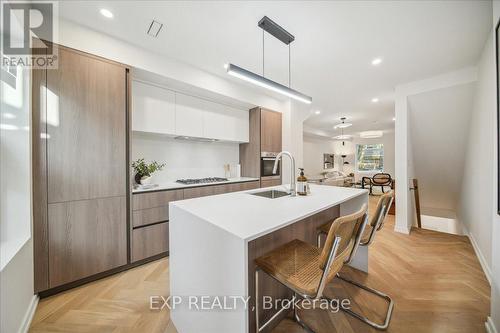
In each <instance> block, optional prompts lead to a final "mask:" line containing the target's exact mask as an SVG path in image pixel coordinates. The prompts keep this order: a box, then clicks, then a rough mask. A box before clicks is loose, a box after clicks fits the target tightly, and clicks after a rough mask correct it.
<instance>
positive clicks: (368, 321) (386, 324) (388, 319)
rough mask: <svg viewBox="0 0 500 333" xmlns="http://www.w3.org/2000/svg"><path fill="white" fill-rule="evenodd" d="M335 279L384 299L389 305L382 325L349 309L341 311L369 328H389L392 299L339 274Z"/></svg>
mask: <svg viewBox="0 0 500 333" xmlns="http://www.w3.org/2000/svg"><path fill="white" fill-rule="evenodd" d="M337 278H339V279H340V280H342V281H345V282H347V283H350V284H352V285H354V286H356V287H358V288H361V289H363V290H366V291H367V292H369V293H371V294H373V295H375V296H378V297H380V298H383V299H385V300H386V301H387V302H388V303H389V307H388V308H387V314H386V316H385V320H384V323H383V324H377V323H375V322H373V321H371V320H369V319H368V318H366V317H365V316H362V315H360V314H359V313H356V312H354V311H352V310H351V309H345V308H343V307H340V309H341V310H342V311H345V312H347V313H348V314H350V315H351V316H353V317H356V318H358V319H359V320H361V321H362V322H364V323H366V324H368V325H370V326H371V327H373V328H376V329H378V330H386V329H387V327H389V322H390V321H391V316H392V310H393V309H394V301H393V300H392V298H390V297H389V295H386V294H384V293H383V292H380V291H378V290H376V289H373V288H369V287H367V286H365V285H362V284H359V283H357V282H354V281H352V280H349V279H347V278H344V277H342V276H340V274H338V273H337Z"/></svg>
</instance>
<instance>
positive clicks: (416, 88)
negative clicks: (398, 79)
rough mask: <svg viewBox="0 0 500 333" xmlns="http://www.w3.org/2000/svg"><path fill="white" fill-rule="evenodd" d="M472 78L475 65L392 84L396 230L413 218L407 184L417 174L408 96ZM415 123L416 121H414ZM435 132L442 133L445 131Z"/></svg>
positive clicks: (403, 229)
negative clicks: (394, 118)
mask: <svg viewBox="0 0 500 333" xmlns="http://www.w3.org/2000/svg"><path fill="white" fill-rule="evenodd" d="M475 81H477V69H476V67H475V66H473V67H467V68H463V69H461V70H457V71H454V72H450V73H445V74H442V75H438V76H435V77H431V78H428V79H424V80H420V81H415V82H410V83H406V84H401V85H398V86H397V87H396V89H395V92H396V96H395V113H396V126H395V133H396V134H395V137H396V147H395V169H396V177H395V178H396V181H397V184H398V185H396V186H397V188H398V189H399V190H398V195H397V196H396V206H397V207H398V209H397V210H396V226H395V230H396V231H398V232H402V233H409V232H410V230H411V227H412V225H414V222H415V209H414V202H413V200H414V199H413V193H412V192H411V191H410V188H411V180H412V178H414V177H415V175H416V174H417V170H416V169H415V161H414V151H413V150H414V149H413V148H414V145H416V144H418V142H412V140H413V138H412V135H411V129H412V126H413V125H412V124H410V123H411V120H410V112H412V110H411V105H410V103H409V97H410V96H414V95H418V94H422V93H427V92H431V91H436V90H440V89H444V88H448V87H453V86H459V85H464V84H468V83H471V82H475ZM415 126H418V125H417V124H415ZM438 135H446V133H439V134H438Z"/></svg>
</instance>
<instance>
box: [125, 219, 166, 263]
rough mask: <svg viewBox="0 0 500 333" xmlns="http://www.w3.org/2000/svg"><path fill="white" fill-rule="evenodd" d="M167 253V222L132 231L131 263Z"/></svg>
mask: <svg viewBox="0 0 500 333" xmlns="http://www.w3.org/2000/svg"><path fill="white" fill-rule="evenodd" d="M166 251H168V222H165V223H159V224H155V225H151V226H147V227H143V228H138V229H134V230H132V261H138V260H141V259H145V258H148V257H151V256H154V255H157V254H160V253H163V252H166Z"/></svg>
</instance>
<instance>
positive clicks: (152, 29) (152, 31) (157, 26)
mask: <svg viewBox="0 0 500 333" xmlns="http://www.w3.org/2000/svg"><path fill="white" fill-rule="evenodd" d="M161 28H163V23H160V22H158V21H156V20H153V21H152V22H151V24H150V25H149V29H148V35H150V36H153V37H158V34H159V33H160V30H161Z"/></svg>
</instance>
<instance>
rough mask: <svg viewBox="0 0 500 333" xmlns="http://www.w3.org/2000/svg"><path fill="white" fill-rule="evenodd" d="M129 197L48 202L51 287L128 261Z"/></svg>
mask: <svg viewBox="0 0 500 333" xmlns="http://www.w3.org/2000/svg"><path fill="white" fill-rule="evenodd" d="M126 212H127V210H126V198H125V196H122V197H113V198H104V199H93V200H80V201H71V202H63V203H55V204H49V205H48V215H49V271H50V274H49V281H50V285H49V287H50V288H53V287H56V286H59V285H62V284H65V283H68V282H72V281H75V280H78V279H81V278H84V277H87V276H90V275H93V274H97V273H100V272H103V271H106V270H109V269H112V268H115V267H118V266H121V265H125V264H126V263H127V223H126Z"/></svg>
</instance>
